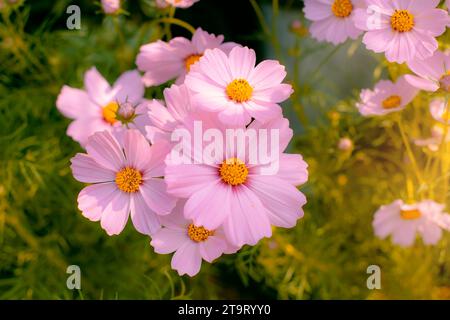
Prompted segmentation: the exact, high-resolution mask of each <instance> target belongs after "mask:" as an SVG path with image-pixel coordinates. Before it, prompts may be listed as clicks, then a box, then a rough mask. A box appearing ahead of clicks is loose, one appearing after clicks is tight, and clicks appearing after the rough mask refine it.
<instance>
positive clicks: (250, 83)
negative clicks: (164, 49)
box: [185, 47, 293, 127]
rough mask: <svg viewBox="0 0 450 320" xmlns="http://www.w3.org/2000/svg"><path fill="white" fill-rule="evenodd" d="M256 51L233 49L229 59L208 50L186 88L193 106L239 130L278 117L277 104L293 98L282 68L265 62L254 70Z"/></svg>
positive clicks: (195, 67)
mask: <svg viewBox="0 0 450 320" xmlns="http://www.w3.org/2000/svg"><path fill="white" fill-rule="evenodd" d="M255 61H256V55H255V51H253V50H252V49H249V48H247V47H245V48H242V47H234V48H233V49H232V50H231V52H230V54H229V55H226V54H225V53H224V52H222V51H221V50H218V49H214V50H208V51H207V52H206V53H205V55H204V57H203V58H202V59H201V60H200V61H199V63H197V64H196V65H195V66H193V68H192V71H191V72H190V73H189V74H188V75H187V77H186V81H185V84H186V86H187V87H188V88H189V89H191V90H192V91H193V97H192V99H193V104H194V105H196V107H198V108H201V109H203V110H205V111H209V112H217V113H218V117H219V119H220V120H221V121H222V122H223V123H224V124H227V125H230V126H236V127H242V126H245V125H246V124H248V123H249V122H250V120H251V118H252V117H253V118H255V119H256V120H258V121H260V122H266V121H269V120H271V119H274V118H277V117H281V107H280V106H279V105H278V103H280V102H282V101H284V100H286V99H287V98H289V96H290V95H291V94H292V91H293V90H292V87H291V85H289V84H284V83H281V82H282V81H283V79H284V78H285V77H286V71H285V68H284V66H282V65H281V64H279V63H278V61H275V60H265V61H263V62H261V63H259V64H258V65H257V66H256V67H255Z"/></svg>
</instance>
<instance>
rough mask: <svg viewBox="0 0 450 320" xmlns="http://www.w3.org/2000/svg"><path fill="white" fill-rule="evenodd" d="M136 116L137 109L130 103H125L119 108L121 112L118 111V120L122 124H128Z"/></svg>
mask: <svg viewBox="0 0 450 320" xmlns="http://www.w3.org/2000/svg"><path fill="white" fill-rule="evenodd" d="M134 115H135V107H134V105H133V104H132V103H130V102H124V103H122V104H121V105H120V106H119V110H118V111H117V118H118V119H119V120H120V121H121V122H127V121H130V120H132V119H133V118H134Z"/></svg>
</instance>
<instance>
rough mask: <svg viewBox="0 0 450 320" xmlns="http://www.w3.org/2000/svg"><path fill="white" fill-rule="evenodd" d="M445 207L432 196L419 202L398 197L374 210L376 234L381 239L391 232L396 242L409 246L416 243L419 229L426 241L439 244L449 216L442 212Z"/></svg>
mask: <svg viewBox="0 0 450 320" xmlns="http://www.w3.org/2000/svg"><path fill="white" fill-rule="evenodd" d="M444 207H445V206H444V205H442V204H439V203H436V202H434V201H432V200H424V201H421V202H419V203H416V204H405V203H404V202H403V201H402V200H395V201H394V202H392V203H391V204H389V205H385V206H381V207H380V208H379V209H378V211H377V212H376V213H375V218H374V221H373V227H374V229H375V234H376V235H377V236H378V237H379V238H381V239H384V238H386V237H387V236H389V235H392V242H393V243H395V244H398V245H401V246H405V247H407V246H411V245H413V244H414V241H415V238H416V233H419V234H420V235H421V236H422V238H423V242H424V243H425V244H436V243H437V242H438V241H439V239H440V238H441V236H442V227H443V226H444V225H445V223H446V222H447V221H448V217H449V215H448V214H446V213H444V212H443V211H444Z"/></svg>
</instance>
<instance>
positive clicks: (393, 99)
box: [382, 95, 402, 109]
mask: <svg viewBox="0 0 450 320" xmlns="http://www.w3.org/2000/svg"><path fill="white" fill-rule="evenodd" d="M382 104H383V108H384V109H395V108H398V107H400V105H401V104H402V98H401V97H400V96H397V95H392V96H390V97H388V98H386V99H385V100H384V101H383V103H382Z"/></svg>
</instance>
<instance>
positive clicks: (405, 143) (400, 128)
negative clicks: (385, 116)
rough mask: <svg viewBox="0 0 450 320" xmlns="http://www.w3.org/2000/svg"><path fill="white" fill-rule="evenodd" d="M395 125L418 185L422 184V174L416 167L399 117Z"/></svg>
mask: <svg viewBox="0 0 450 320" xmlns="http://www.w3.org/2000/svg"><path fill="white" fill-rule="evenodd" d="M397 124H398V128H399V130H400V135H401V137H402V140H403V144H404V145H405V148H406V152H407V154H408V157H409V159H410V161H411V164H412V166H413V170H414V173H415V175H416V177H417V180H418V181H419V183H420V184H422V183H423V177H422V174H421V172H420V170H419V167H418V165H417V161H416V158H415V156H414V153H413V152H412V149H411V144H410V143H409V140H408V137H407V136H406V131H405V127H404V125H403V121H402V118H401V117H398V120H397Z"/></svg>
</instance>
